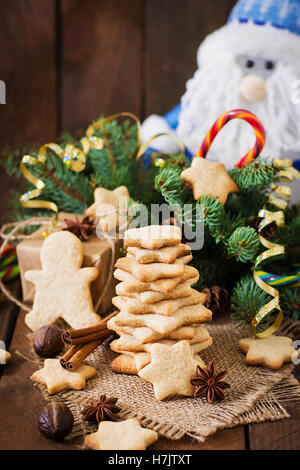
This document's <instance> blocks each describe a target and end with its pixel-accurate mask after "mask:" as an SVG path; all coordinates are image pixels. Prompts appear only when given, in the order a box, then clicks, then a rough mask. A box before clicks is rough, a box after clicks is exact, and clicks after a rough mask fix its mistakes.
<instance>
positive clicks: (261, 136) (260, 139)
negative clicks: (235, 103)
mask: <svg viewBox="0 0 300 470" xmlns="http://www.w3.org/2000/svg"><path fill="white" fill-rule="evenodd" d="M237 118H238V119H242V120H244V121H246V122H248V123H249V124H250V125H251V126H252V129H253V130H254V133H255V136H256V141H255V144H254V146H253V147H252V149H251V150H250V151H249V152H248V153H246V155H244V157H242V158H241V159H240V160H239V161H238V162H237V164H236V166H237V168H243V167H244V166H246V165H248V164H249V163H250V162H251V161H252V160H254V159H255V158H256V157H258V155H259V154H260V153H261V151H262V149H263V148H264V145H265V139H266V133H265V129H264V126H263V125H262V123H261V122H260V120H259V119H258V117H257V116H255V115H254V114H253V113H251V112H250V111H247V110H245V109H232V110H231V111H226V112H225V113H223V114H222V115H221V116H220V117H219V118H218V119H217V120H216V122H215V123H214V124H213V126H212V127H211V128H210V130H209V131H208V133H207V134H206V136H205V138H204V140H203V142H202V144H201V146H200V147H199V149H198V151H197V153H196V155H195V156H196V157H202V158H205V157H206V155H207V152H208V151H209V149H210V146H211V144H212V143H213V141H214V139H215V137H216V135H217V134H218V133H219V132H220V130H221V129H222V128H223V127H224V126H225V125H226V124H227V123H228V122H229V121H231V120H232V119H237Z"/></svg>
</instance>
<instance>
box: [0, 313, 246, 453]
mask: <svg viewBox="0 0 300 470" xmlns="http://www.w3.org/2000/svg"><path fill="white" fill-rule="evenodd" d="M28 333H30V331H29V330H28V328H27V327H26V326H25V325H24V313H23V312H20V314H19V316H18V321H17V326H16V329H15V332H14V336H13V340H12V343H11V346H10V351H11V352H12V354H13V361H12V362H11V363H10V364H8V365H7V366H5V370H4V373H3V376H2V378H1V380H0V403H1V406H0V423H1V429H5V433H4V432H1V433H0V449H16V450H24V449H27V450H32V449H43V450H51V449H52V450H54V449H57V450H62V449H65V450H70V449H80V448H81V447H82V440H81V439H76V440H74V441H65V442H63V443H59V444H58V443H54V442H52V441H50V440H47V439H44V438H43V437H42V436H41V435H40V433H39V431H38V429H37V424H36V422H37V416H38V413H39V410H40V409H41V408H42V407H43V406H44V404H45V400H44V398H43V397H42V394H41V393H40V392H39V390H38V389H37V388H36V387H35V386H33V384H32V382H31V381H30V376H31V374H32V373H33V372H34V371H35V370H36V363H35V362H33V361H31V360H29V359H28V358H29V354H28V348H29V340H28V336H27V335H28ZM26 358H27V359H26ZM11 403H13V416H12V408H11ZM12 436H13V438H12ZM152 448H153V449H160V450H165V449H168V450H172V449H195V450H196V449H199V450H204V449H219V450H221V449H244V448H245V442H244V431H243V428H242V427H239V428H235V429H229V430H225V431H220V432H218V433H216V434H215V435H214V436H212V437H210V438H208V439H207V441H206V442H205V443H204V444H199V443H197V442H193V441H192V439H189V438H185V439H180V440H179V441H170V440H168V439H163V438H161V439H159V441H157V443H156V444H155V445H154V446H153V447H152Z"/></svg>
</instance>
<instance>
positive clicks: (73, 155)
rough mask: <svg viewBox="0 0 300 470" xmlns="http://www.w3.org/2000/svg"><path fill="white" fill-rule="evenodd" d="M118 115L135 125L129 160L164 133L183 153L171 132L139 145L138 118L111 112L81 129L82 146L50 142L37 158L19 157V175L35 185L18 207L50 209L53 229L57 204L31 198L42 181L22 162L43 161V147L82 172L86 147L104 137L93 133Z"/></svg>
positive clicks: (97, 144) (97, 145) (99, 145)
mask: <svg viewBox="0 0 300 470" xmlns="http://www.w3.org/2000/svg"><path fill="white" fill-rule="evenodd" d="M120 117H130V118H131V119H133V120H134V121H135V123H136V126H137V143H136V147H135V150H134V151H133V153H132V155H131V156H130V159H132V160H134V159H136V160H137V159H140V158H141V157H142V156H143V155H144V153H145V151H146V150H147V148H148V147H149V145H150V144H151V143H152V142H153V141H154V140H155V139H157V138H158V137H160V136H166V135H168V136H170V137H172V138H174V140H175V141H176V142H177V143H178V145H179V147H180V149H181V151H182V152H184V145H183V144H182V142H181V141H180V140H179V139H178V138H177V137H176V136H175V135H172V134H165V133H160V134H157V135H155V136H153V137H151V139H149V140H148V141H147V142H145V143H144V144H142V133H141V122H140V120H139V119H138V117H137V116H135V115H134V114H133V113H128V112H123V113H118V114H113V115H111V116H108V117H106V118H102V119H99V120H98V121H96V122H94V123H93V124H91V125H90V126H89V127H88V128H87V130H86V132H85V136H84V137H82V138H81V139H80V143H81V146H82V148H79V147H76V146H75V145H74V144H73V143H67V144H66V146H65V148H62V147H61V146H60V145H58V144H56V143H53V142H51V143H47V144H44V145H42V146H41V147H40V149H39V152H38V156H37V157H34V156H32V155H24V156H23V157H22V159H21V163H20V170H21V172H22V174H23V175H24V177H25V178H26V179H27V180H28V181H29V182H30V183H32V184H33V186H35V189H32V190H30V191H27V192H26V193H24V194H22V196H21V197H20V202H21V204H22V206H24V207H31V208H44V209H50V210H51V211H53V212H54V213H55V219H54V223H53V224H52V228H51V229H53V227H54V226H55V223H56V222H55V220H57V213H58V207H57V205H56V204H55V203H54V202H51V201H41V200H37V201H33V199H35V198H36V197H39V196H41V194H42V192H43V189H44V187H45V184H44V182H43V181H42V180H41V179H39V178H37V177H35V176H34V175H33V174H32V173H30V171H29V170H28V168H27V167H26V164H29V165H38V164H44V163H45V161H46V157H47V150H51V151H52V152H54V153H55V155H57V156H58V157H59V158H60V159H61V160H62V161H63V162H64V164H65V165H66V166H67V167H68V168H70V169H71V170H72V171H76V172H81V171H83V170H84V168H85V165H86V158H87V154H88V152H89V150H90V149H91V148H94V149H97V150H101V149H102V148H103V146H104V140H103V139H102V138H101V137H98V136H96V135H95V133H96V131H97V130H99V129H101V127H103V126H104V125H105V124H107V123H108V122H111V121H113V120H115V119H118V118H120ZM155 155H156V156H158V155H163V154H158V153H157V154H155ZM140 162H141V163H142V160H140ZM141 163H140V167H141ZM51 229H50V231H51Z"/></svg>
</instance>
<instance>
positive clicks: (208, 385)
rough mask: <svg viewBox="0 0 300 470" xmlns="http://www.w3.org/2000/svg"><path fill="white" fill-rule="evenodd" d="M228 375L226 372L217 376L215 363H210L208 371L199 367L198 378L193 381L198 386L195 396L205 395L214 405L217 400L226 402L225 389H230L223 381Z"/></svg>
mask: <svg viewBox="0 0 300 470" xmlns="http://www.w3.org/2000/svg"><path fill="white" fill-rule="evenodd" d="M226 374H227V371H226V370H224V371H223V372H219V373H217V374H216V371H215V366H214V362H213V361H212V362H210V363H209V365H208V367H207V369H206V370H205V369H202V368H201V367H200V366H197V370H196V377H193V378H192V379H191V384H192V385H195V386H196V389H195V392H194V396H195V397H201V396H202V395H205V396H206V400H207V402H208V403H213V401H214V400H215V399H216V398H218V399H219V400H224V392H223V389H225V388H230V385H229V384H228V383H227V382H223V381H222V378H223V377H224V375H226Z"/></svg>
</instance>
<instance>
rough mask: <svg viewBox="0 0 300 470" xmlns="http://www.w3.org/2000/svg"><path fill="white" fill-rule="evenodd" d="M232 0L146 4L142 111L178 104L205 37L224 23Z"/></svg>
mask: <svg viewBox="0 0 300 470" xmlns="http://www.w3.org/2000/svg"><path fill="white" fill-rule="evenodd" d="M235 3H236V1H235V0H227V1H222V2H220V1H218V0H212V1H209V2H204V1H202V2H199V0H185V1H184V2H183V1H181V0H160V1H159V2H154V1H151V0H150V1H147V3H146V30H145V43H146V51H147V53H146V57H145V95H146V96H145V98H146V105H145V113H146V116H148V115H149V114H152V113H156V114H164V113H166V112H167V111H169V110H170V109H172V108H173V107H174V106H175V105H176V104H177V103H179V101H180V98H181V96H182V94H183V93H184V91H185V82H186V81H187V80H188V79H189V78H191V77H192V75H193V73H194V72H195V70H196V68H197V64H196V52H197V49H198V47H199V45H200V43H201V42H202V41H203V39H204V38H205V36H206V35H207V34H209V33H211V32H212V31H214V30H215V29H217V28H219V27H221V26H222V25H224V24H225V22H226V20H227V17H228V14H229V12H230V10H231V8H232V7H233V5H234V4H235Z"/></svg>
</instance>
